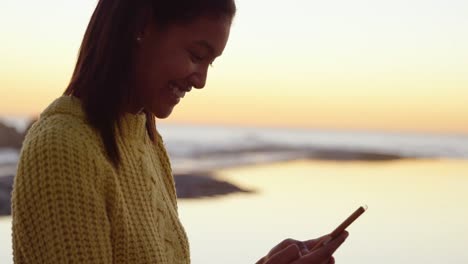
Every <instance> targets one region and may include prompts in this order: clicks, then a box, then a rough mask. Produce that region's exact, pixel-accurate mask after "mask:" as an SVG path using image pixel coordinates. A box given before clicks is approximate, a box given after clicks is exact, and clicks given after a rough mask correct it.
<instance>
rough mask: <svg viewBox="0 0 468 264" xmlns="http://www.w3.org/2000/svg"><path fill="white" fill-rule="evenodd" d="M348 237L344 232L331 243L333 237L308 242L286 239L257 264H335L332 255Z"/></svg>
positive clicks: (323, 237)
mask: <svg viewBox="0 0 468 264" xmlns="http://www.w3.org/2000/svg"><path fill="white" fill-rule="evenodd" d="M347 237H348V232H347V231H344V232H343V233H342V234H341V235H340V236H338V237H337V238H335V239H333V240H331V241H330V239H331V237H329V236H328V235H327V236H322V237H319V238H316V239H311V240H306V241H298V240H294V239H286V240H284V241H282V242H281V243H280V244H278V245H277V246H275V247H274V248H273V249H271V250H270V252H269V253H268V254H267V255H266V256H265V257H263V258H262V259H260V260H259V261H257V263H256V264H334V263H335V259H334V258H333V256H332V255H333V253H334V252H335V251H336V250H337V249H338V247H340V245H341V244H342V243H343V242H344V241H345V240H346V238H347ZM324 240H328V242H326V243H325V244H324V245H323V246H322V247H320V248H318V249H316V250H314V251H312V252H309V250H310V249H312V248H313V247H314V246H315V244H317V243H319V241H324Z"/></svg>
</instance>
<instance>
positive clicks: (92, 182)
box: [12, 96, 190, 264]
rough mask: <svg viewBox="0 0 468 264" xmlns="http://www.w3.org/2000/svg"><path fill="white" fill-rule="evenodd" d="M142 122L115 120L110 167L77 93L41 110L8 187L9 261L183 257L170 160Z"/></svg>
mask: <svg viewBox="0 0 468 264" xmlns="http://www.w3.org/2000/svg"><path fill="white" fill-rule="evenodd" d="M145 122H146V117H145V115H144V114H140V115H132V114H126V115H125V116H124V117H123V118H122V129H121V131H118V130H117V138H116V139H117V145H118V149H119V151H120V154H121V157H122V163H121V164H122V166H121V167H120V168H119V169H118V170H116V169H114V167H113V166H112V165H111V163H110V162H109V161H108V159H106V155H105V150H104V146H103V144H102V140H101V139H100V137H99V136H98V134H97V132H96V131H94V130H93V129H92V128H91V126H90V125H89V124H88V123H87V121H86V118H85V114H84V112H83V110H82V108H81V103H80V101H79V99H77V98H76V97H69V96H62V97H60V98H58V99H57V100H55V101H54V102H53V103H52V104H51V105H50V106H49V107H48V108H47V109H46V110H45V111H44V112H43V113H42V114H41V116H40V119H39V121H38V122H36V123H35V124H34V126H33V127H32V128H31V129H30V131H29V133H28V135H27V136H26V139H25V141H24V143H23V148H22V151H21V156H20V161H19V164H18V172H17V175H16V178H15V182H14V187H13V193H12V216H13V255H14V261H15V263H125V264H131V263H138V264H141V263H152V264H163V263H170V264H175V263H190V257H189V246H188V241H187V237H186V234H185V231H184V229H183V227H182V225H181V223H180V221H179V217H178V213H177V200H176V193H175V186H174V181H173V177H172V173H171V169H170V165H169V160H168V158H167V154H166V151H165V148H164V145H163V143H162V139H161V138H160V136H159V135H158V137H159V139H158V144H153V143H152V142H151V140H150V139H149V136H148V134H147V132H146V128H145Z"/></svg>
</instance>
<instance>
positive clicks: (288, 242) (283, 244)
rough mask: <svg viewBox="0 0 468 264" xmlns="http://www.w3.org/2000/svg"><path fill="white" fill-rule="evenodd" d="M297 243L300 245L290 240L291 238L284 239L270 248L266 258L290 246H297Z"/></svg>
mask: <svg viewBox="0 0 468 264" xmlns="http://www.w3.org/2000/svg"><path fill="white" fill-rule="evenodd" d="M299 243H301V242H300V241H298V240H295V239H292V238H288V239H285V240H283V241H281V243H279V244H278V245H276V246H275V247H274V248H272V249H271V250H270V252H268V256H271V255H274V254H275V253H277V252H279V251H281V250H283V249H285V248H287V247H289V246H290V245H292V244H296V245H299Z"/></svg>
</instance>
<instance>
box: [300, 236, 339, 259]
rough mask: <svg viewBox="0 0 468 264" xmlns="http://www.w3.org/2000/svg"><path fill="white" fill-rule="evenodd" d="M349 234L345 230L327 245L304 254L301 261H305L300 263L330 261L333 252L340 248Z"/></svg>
mask: <svg viewBox="0 0 468 264" xmlns="http://www.w3.org/2000/svg"><path fill="white" fill-rule="evenodd" d="M347 236H348V232H343V233H342V234H341V235H340V236H338V237H337V238H335V239H333V240H331V241H330V242H328V243H327V244H326V245H324V246H322V247H320V248H319V249H317V250H314V251H312V252H311V253H309V254H307V255H305V256H303V257H302V258H301V261H303V262H300V263H322V262H325V261H328V259H330V258H331V257H332V255H333V253H334V252H335V251H336V250H337V249H338V247H340V245H341V244H343V242H344V241H345V240H346V237H347ZM325 263H326V262H325Z"/></svg>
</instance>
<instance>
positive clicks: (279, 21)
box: [0, 0, 468, 134]
mask: <svg viewBox="0 0 468 264" xmlns="http://www.w3.org/2000/svg"><path fill="white" fill-rule="evenodd" d="M95 5H96V0H80V1H63V0H60V1H59V0H42V1H37V0H27V1H17V0H2V1H1V3H0V36H1V44H0V59H1V62H0V94H1V97H0V116H28V115H34V114H38V113H40V112H41V111H42V110H43V109H44V108H45V107H46V106H47V105H48V104H49V103H50V102H51V101H52V100H53V99H55V98H56V97H58V96H60V95H61V93H62V92H63V90H64V89H65V86H66V85H67V83H68V81H69V78H70V75H71V72H72V70H73V66H74V63H75V60H76V56H77V52H78V48H79V45H80V43H81V39H82V36H83V33H84V30H85V28H86V26H87V23H88V19H89V17H90V16H91V13H92V11H93V9H94V7H95ZM237 5H238V9H239V10H238V15H237V17H236V19H235V21H234V24H233V27H232V32H231V38H230V40H229V43H228V47H227V48H226V50H225V52H224V55H223V56H222V57H221V58H219V60H217V61H216V62H215V63H214V67H213V68H211V69H210V72H209V76H208V82H207V86H206V87H205V89H203V90H196V91H193V92H191V93H189V94H188V95H187V96H186V97H185V98H184V99H182V101H181V104H180V105H179V106H178V107H177V108H176V109H175V111H174V113H173V115H172V116H171V117H170V118H169V119H168V120H167V122H190V123H215V124H219V123H220V124H235V125H239V124H240V125H242V124H244V125H262V126H263V125H267V126H281V127H284V126H286V127H311V128H321V129H353V130H354V129H357V130H386V131H418V132H439V133H464V134H468V48H467V47H468V16H467V14H468V1H466V0H459V1H455V0H425V1H422V0H393V1H383V0H373V1H372V0H366V1H365V0H356V1H349V0H329V1H313V0H292V1H284V0H283V1H279V0H268V1H267V0H238V1H237Z"/></svg>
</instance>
